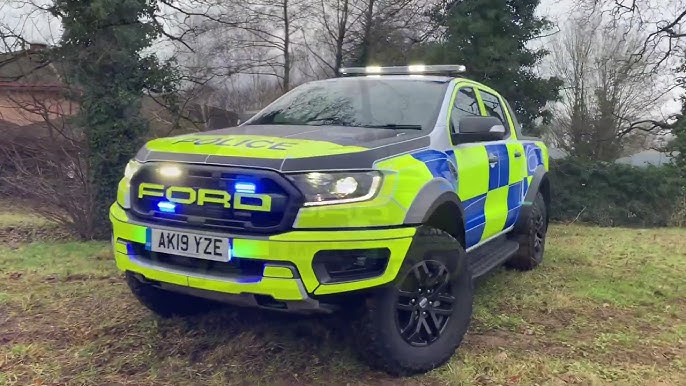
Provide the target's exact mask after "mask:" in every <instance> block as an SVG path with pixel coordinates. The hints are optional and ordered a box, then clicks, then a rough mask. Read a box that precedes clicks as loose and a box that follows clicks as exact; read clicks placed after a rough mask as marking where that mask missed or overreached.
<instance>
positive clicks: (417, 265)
mask: <svg viewBox="0 0 686 386" xmlns="http://www.w3.org/2000/svg"><path fill="white" fill-rule="evenodd" d="M464 257H465V252H464V248H463V247H462V245H460V243H459V242H458V241H457V240H455V239H454V238H453V237H452V236H450V235H449V234H448V233H446V232H443V231H441V230H438V229H435V228H430V227H421V228H419V229H418V230H417V234H416V235H415V239H414V240H413V243H412V246H411V247H410V250H409V252H408V256H407V257H406V261H405V263H404V264H403V267H402V268H401V271H400V274H399V275H398V279H397V280H396V282H395V283H394V284H393V285H392V286H388V287H384V288H382V289H380V290H379V291H377V292H376V293H374V294H373V295H372V296H371V297H370V298H369V299H368V300H367V302H366V307H365V315H364V318H363V320H364V326H363V331H364V332H365V334H364V336H363V338H364V340H363V341H362V342H361V344H362V345H363V346H362V347H365V349H366V351H365V354H366V356H367V359H368V360H369V361H370V364H371V365H372V366H374V367H377V368H380V369H382V370H384V371H386V372H388V373H390V374H393V375H411V374H416V373H423V372H426V371H429V370H431V369H434V368H436V367H438V366H441V365H442V364H444V363H445V362H447V361H448V360H449V359H450V357H451V356H452V355H453V354H454V352H455V349H456V348H457V346H459V344H460V343H461V342H462V338H463V337H464V334H465V333H466V332H467V329H468V328H469V322H470V320H471V315H472V300H473V287H472V280H471V274H470V272H469V269H468V266H467V264H466V262H465V259H464Z"/></svg>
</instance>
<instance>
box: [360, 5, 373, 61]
mask: <svg viewBox="0 0 686 386" xmlns="http://www.w3.org/2000/svg"><path fill="white" fill-rule="evenodd" d="M368 1H369V2H368V3H367V11H366V12H365V15H364V35H363V36H362V44H361V47H360V58H359V62H360V65H362V66H366V65H367V64H369V63H368V62H369V57H370V56H371V55H370V50H371V47H370V46H371V34H372V19H373V17H374V1H375V0H368Z"/></svg>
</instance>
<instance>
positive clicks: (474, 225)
mask: <svg viewBox="0 0 686 386" xmlns="http://www.w3.org/2000/svg"><path fill="white" fill-rule="evenodd" d="M462 204H463V205H464V216H465V228H466V232H465V233H466V237H465V239H466V240H465V241H466V244H467V248H469V247H471V246H473V245H476V244H477V243H478V242H479V241H481V236H482V235H483V233H484V228H485V227H486V212H485V207H486V194H481V195H479V196H476V197H474V198H470V199H469V200H465V201H464V202H463V203H462Z"/></svg>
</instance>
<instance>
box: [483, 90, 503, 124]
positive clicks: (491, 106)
mask: <svg viewBox="0 0 686 386" xmlns="http://www.w3.org/2000/svg"><path fill="white" fill-rule="evenodd" d="M479 92H480V93H481V100H482V101H483V102H484V107H485V108H486V115H488V116H489V117H496V118H498V119H500V122H502V123H503V126H505V129H506V130H508V131H509V127H510V125H509V124H508V123H507V117H506V116H505V112H504V111H503V106H502V105H501V104H500V99H498V97H497V96H495V95H493V94H491V93H488V92H486V91H479Z"/></svg>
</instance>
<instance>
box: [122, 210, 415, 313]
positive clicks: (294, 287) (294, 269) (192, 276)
mask: <svg viewBox="0 0 686 386" xmlns="http://www.w3.org/2000/svg"><path fill="white" fill-rule="evenodd" d="M110 220H111V222H112V228H113V240H112V242H113V247H114V255H115V259H116V263H117V267H118V268H119V269H120V270H122V271H128V272H132V273H135V274H138V275H137V276H139V277H140V278H141V279H142V280H147V281H151V282H157V283H160V287H163V288H164V287H167V288H168V289H172V290H175V289H176V290H178V291H179V292H189V293H197V294H200V295H201V294H202V293H205V294H207V295H213V296H214V297H217V296H220V297H223V298H226V299H227V300H228V301H229V302H233V301H231V299H236V300H239V299H244V298H246V297H247V298H249V299H253V300H254V298H255V296H257V298H258V299H260V298H261V297H267V298H273V299H274V300H275V301H276V302H277V303H284V304H288V303H292V304H294V305H295V304H296V303H303V302H304V303H305V308H308V307H312V308H317V307H318V302H317V301H316V300H315V299H314V298H316V297H318V296H320V295H332V294H340V293H346V292H350V291H357V290H363V289H367V288H371V287H376V286H379V285H383V284H386V283H388V282H390V281H392V280H393V279H395V277H396V275H397V274H398V271H399V270H400V266H401V265H402V262H403V260H404V258H405V255H406V253H407V250H408V249H409V247H410V244H411V242H412V237H413V236H414V233H415V228H413V227H404V228H394V229H361V230H327V231H292V232H287V233H282V234H279V235H274V236H264V237H259V236H256V237H252V238H251V237H246V236H235V237H233V236H232V235H230V234H219V233H216V232H202V233H206V234H210V235H216V236H222V237H230V238H232V241H233V244H232V251H233V256H235V257H237V258H239V259H258V260H261V261H264V262H265V264H264V268H263V270H262V272H261V274H259V275H253V276H249V277H246V276H241V275H230V274H226V273H218V272H216V273H215V272H212V271H211V270H210V271H205V272H197V271H193V270H188V269H184V268H180V267H173V266H167V265H163V264H158V263H155V262H154V261H150V260H148V259H144V258H143V256H142V255H140V254H139V253H138V252H136V251H140V248H135V247H137V246H140V245H144V244H145V242H146V233H147V232H146V231H147V229H148V227H149V224H143V223H138V222H135V221H133V220H131V219H129V218H128V216H127V214H126V212H125V211H124V210H123V209H122V208H121V207H120V206H119V205H118V204H116V203H115V204H114V205H112V207H111V208H110ZM154 227H155V228H161V229H164V228H167V229H174V228H171V227H165V226H158V225H154ZM378 248H388V250H389V251H390V255H389V258H388V264H387V265H386V267H385V270H384V271H383V272H382V273H380V274H379V275H377V276H374V277H369V278H364V279H360V280H350V281H344V282H336V283H322V282H320V280H319V279H318V277H317V275H316V274H315V270H314V269H313V264H312V262H313V258H314V255H315V254H316V253H317V252H319V251H324V250H353V249H354V250H366V249H370V250H371V249H378ZM201 296H202V295H201ZM213 296H205V297H213ZM241 303H243V302H241ZM258 303H259V302H258ZM301 306H303V304H300V305H299V306H294V307H292V308H298V307H301Z"/></svg>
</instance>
